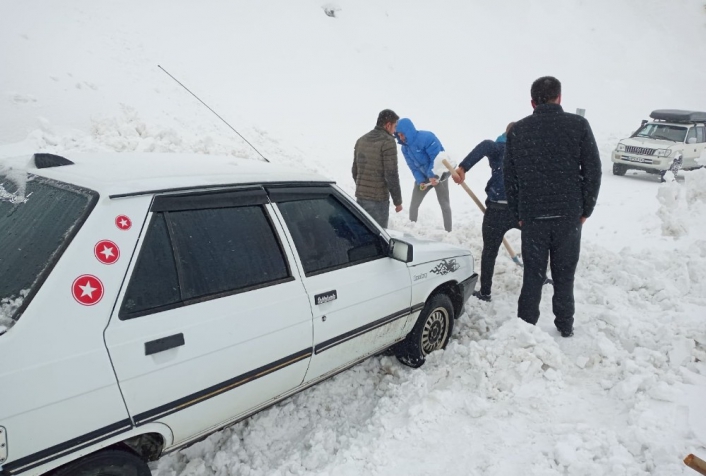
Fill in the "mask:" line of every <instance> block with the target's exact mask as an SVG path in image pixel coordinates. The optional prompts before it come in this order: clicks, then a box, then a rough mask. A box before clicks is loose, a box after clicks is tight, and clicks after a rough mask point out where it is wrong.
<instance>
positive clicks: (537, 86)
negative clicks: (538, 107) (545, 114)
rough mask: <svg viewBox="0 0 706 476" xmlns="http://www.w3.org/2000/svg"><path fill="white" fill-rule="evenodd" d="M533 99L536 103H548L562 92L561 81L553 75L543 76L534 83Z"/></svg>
mask: <svg viewBox="0 0 706 476" xmlns="http://www.w3.org/2000/svg"><path fill="white" fill-rule="evenodd" d="M531 94H532V101H534V102H535V104H546V103H548V102H549V101H553V100H554V99H556V98H558V97H559V95H560V94H561V83H560V82H559V80H558V79H556V78H555V77H553V76H543V77H541V78H539V79H538V80H536V81H535V82H534V83H532V89H531Z"/></svg>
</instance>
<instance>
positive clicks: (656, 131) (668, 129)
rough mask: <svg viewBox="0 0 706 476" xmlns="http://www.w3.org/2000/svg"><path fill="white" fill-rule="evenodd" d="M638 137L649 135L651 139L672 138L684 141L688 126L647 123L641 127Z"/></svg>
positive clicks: (676, 140)
mask: <svg viewBox="0 0 706 476" xmlns="http://www.w3.org/2000/svg"><path fill="white" fill-rule="evenodd" d="M635 136H636V137H647V138H650V139H659V140H671V141H673V142H684V139H685V138H686V127H682V126H673V125H671V124H655V123H650V124H645V126H644V127H643V128H642V129H640V130H639V131H638V132H637V134H635Z"/></svg>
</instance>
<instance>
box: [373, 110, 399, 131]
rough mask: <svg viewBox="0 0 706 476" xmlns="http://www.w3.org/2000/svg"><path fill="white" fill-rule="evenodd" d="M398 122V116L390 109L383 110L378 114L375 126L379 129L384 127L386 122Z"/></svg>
mask: <svg viewBox="0 0 706 476" xmlns="http://www.w3.org/2000/svg"><path fill="white" fill-rule="evenodd" d="M399 120H400V116H398V115H397V114H395V111H393V110H392V109H383V110H382V111H380V114H378V122H377V125H378V126H380V127H384V126H385V124H387V123H388V122H397V121H399Z"/></svg>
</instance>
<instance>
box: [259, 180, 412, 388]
mask: <svg viewBox="0 0 706 476" xmlns="http://www.w3.org/2000/svg"><path fill="white" fill-rule="evenodd" d="M268 193H269V195H270V200H271V201H272V202H274V203H275V204H276V206H277V209H278V212H279V214H280V216H281V218H282V220H283V222H284V224H286V227H287V230H288V232H289V239H290V241H291V242H292V243H293V245H294V248H295V249H296V252H297V256H298V260H297V265H298V266H299V268H300V271H301V272H302V274H303V276H304V286H305V287H306V290H307V291H308V293H309V299H310V302H311V306H312V308H313V313H314V356H313V357H312V361H311V364H310V367H309V371H308V372H307V375H306V381H311V380H313V379H316V378H319V377H322V376H325V375H327V374H330V373H333V372H336V371H338V370H340V369H341V368H343V367H345V366H346V365H349V364H350V363H351V362H354V361H356V360H359V359H361V358H363V357H365V356H367V355H370V354H371V353H374V352H376V351H379V350H381V349H383V348H385V347H387V346H389V345H391V344H392V343H394V342H395V341H397V340H399V339H401V338H403V337H404V336H403V335H402V330H403V327H404V325H405V323H406V321H407V319H408V318H409V315H410V312H411V309H410V300H411V280H410V273H409V269H408V267H407V265H406V264H405V263H402V262H400V261H396V260H394V259H392V258H389V257H388V252H387V250H388V246H387V242H386V241H385V240H384V239H383V237H382V235H381V230H380V229H378V228H377V227H376V226H375V225H373V224H372V223H370V222H369V221H368V219H367V218H366V217H365V216H364V215H363V214H362V213H361V212H360V211H359V209H358V207H357V205H356V204H354V203H352V202H351V201H350V200H348V199H347V198H346V197H344V196H343V195H342V194H341V193H340V192H338V191H337V190H336V189H335V188H334V187H332V186H328V185H327V186H321V187H289V188H274V187H272V188H268Z"/></svg>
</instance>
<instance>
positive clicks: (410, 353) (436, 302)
mask: <svg viewBox="0 0 706 476" xmlns="http://www.w3.org/2000/svg"><path fill="white" fill-rule="evenodd" d="M453 326H454V307H453V303H452V302H451V299H450V298H449V297H448V296H447V295H446V294H434V295H432V296H431V297H430V298H429V299H428V300H427V302H426V304H425V305H424V308H423V309H422V312H421V313H420V314H419V318H418V319H417V323H416V324H415V325H414V329H412V332H410V333H409V335H407V338H406V339H405V340H403V341H402V342H400V343H399V344H397V346H396V347H395V355H396V356H397V359H398V360H399V361H400V362H402V363H403V364H404V365H406V366H408V367H412V368H417V367H421V366H422V365H423V364H424V361H425V360H426V357H427V355H429V354H430V353H432V352H434V351H436V350H441V349H444V348H446V344H448V343H449V339H450V338H451V333H452V332H453Z"/></svg>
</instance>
